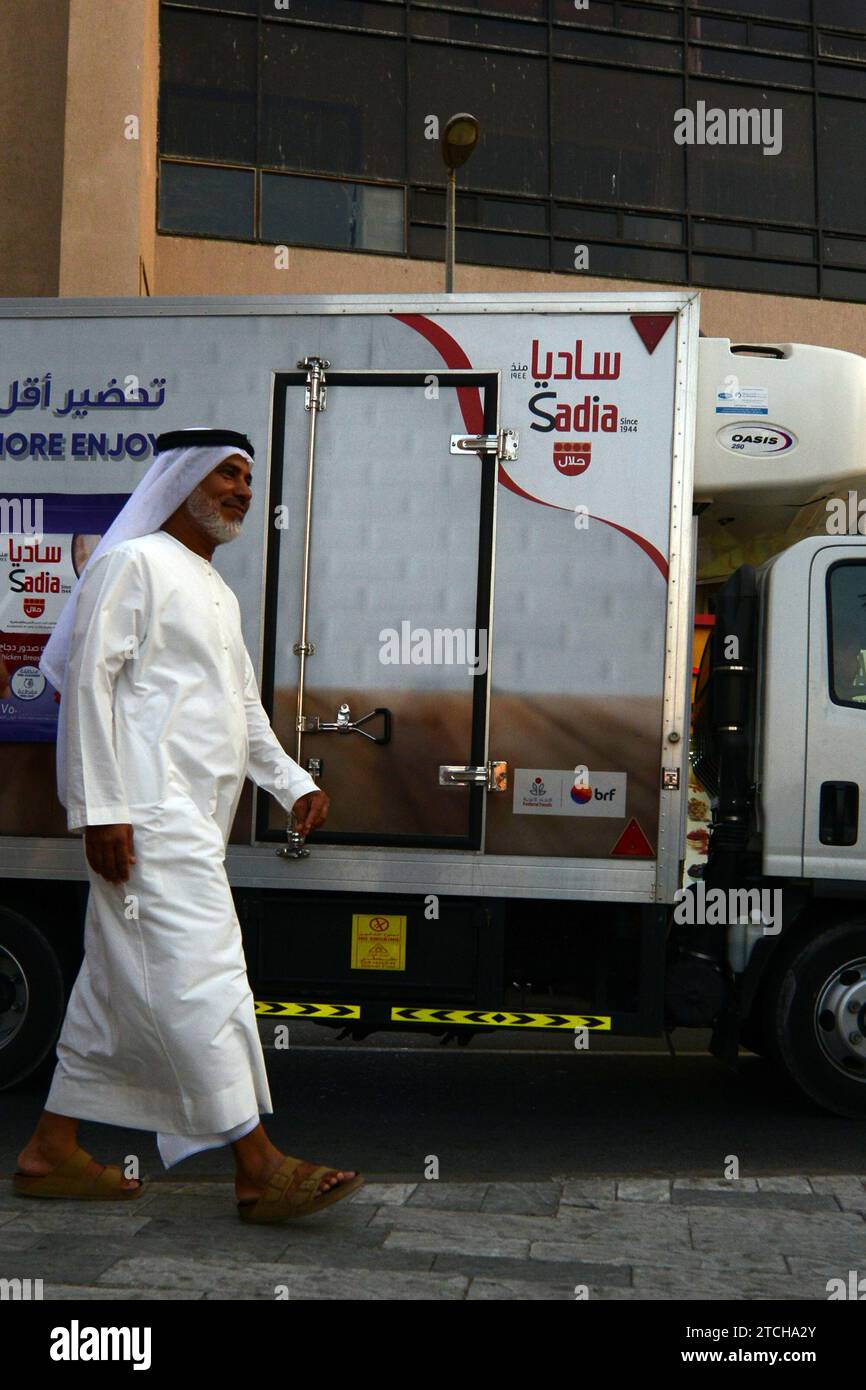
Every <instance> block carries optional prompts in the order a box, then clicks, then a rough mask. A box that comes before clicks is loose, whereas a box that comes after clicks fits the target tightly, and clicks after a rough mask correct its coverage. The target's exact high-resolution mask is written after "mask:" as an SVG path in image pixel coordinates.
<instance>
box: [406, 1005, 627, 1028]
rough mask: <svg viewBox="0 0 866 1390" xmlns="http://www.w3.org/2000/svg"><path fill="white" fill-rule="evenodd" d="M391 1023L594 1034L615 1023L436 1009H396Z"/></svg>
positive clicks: (602, 1018)
mask: <svg viewBox="0 0 866 1390" xmlns="http://www.w3.org/2000/svg"><path fill="white" fill-rule="evenodd" d="M391 1020H392V1022H394V1023H397V1022H399V1021H400V1020H402V1021H403V1022H405V1023H457V1024H472V1023H474V1024H477V1025H478V1026H479V1027H483V1028H569V1029H573V1028H582V1029H591V1030H592V1031H593V1032H610V1024H611V1020H610V1017H609V1015H606V1014H604V1015H603V1014H560V1013H546V1014H530V1013H524V1012H523V1011H522V1010H521V1011H520V1012H519V1013H512V1012H507V1011H506V1010H505V1009H501V1010H500V1009H435V1008H432V1009H431V1008H406V1007H402V1008H392V1009H391Z"/></svg>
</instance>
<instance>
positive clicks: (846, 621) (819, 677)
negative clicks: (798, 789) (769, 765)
mask: <svg viewBox="0 0 866 1390" xmlns="http://www.w3.org/2000/svg"><path fill="white" fill-rule="evenodd" d="M792 756H793V750H792ZM864 795H866V552H864V548H863V546H862V545H858V544H856V543H852V544H851V545H848V544H841V545H839V544H836V545H828V546H823V547H822V548H821V549H820V550H818V551H817V552H816V554H815V556H814V559H813V561H812V566H811V576H810V585H809V695H808V719H807V731H806V787H805V802H804V824H803V873H804V875H805V876H807V877H810V878H811V877H814V878H843V879H845V878H847V879H866V824H864V814H863V813H864Z"/></svg>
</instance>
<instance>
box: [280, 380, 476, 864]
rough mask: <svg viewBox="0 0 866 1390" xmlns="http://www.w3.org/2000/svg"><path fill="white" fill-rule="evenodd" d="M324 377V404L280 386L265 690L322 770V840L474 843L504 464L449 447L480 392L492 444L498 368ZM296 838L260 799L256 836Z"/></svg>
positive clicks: (288, 737)
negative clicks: (325, 797) (327, 808)
mask: <svg viewBox="0 0 866 1390" xmlns="http://www.w3.org/2000/svg"><path fill="white" fill-rule="evenodd" d="M324 377H325V386H324V391H325V399H324V403H323V408H321V409H316V408H315V407H313V406H312V404H311V399H310V385H309V380H308V371H307V370H300V371H297V372H285V373H278V374H276V377H275V385H274V407H273V428H272V494H271V507H270V517H271V519H272V521H273V520H275V521H276V524H275V525H272V526H271V527H270V535H269V542H268V548H269V553H268V576H269V580H268V582H269V600H270V601H269V602H268V604H267V626H266V634H265V638H266V642H265V653H266V654H265V678H264V681H263V696H264V698H265V702H266V704H269V702H270V701H272V700H274V692H276V700H275V703H274V704H273V706H270V707H272V708H273V725H274V729H275V730H276V732H277V734H278V736H279V737H280V739H281V741H282V742H283V744H284V746H285V747H286V748H287V749H288V750H289V751H290V752H291V753H292V755H293V756H295V757H298V761H300V762H301V763H302V764H303V765H304V766H307V765H308V763H309V760H310V759H311V758H313V759H317V760H318V768H315V769H314V771H321V773H322V774H323V775H324V778H325V785H326V786H327V788H328V792H329V795H330V796H331V812H330V815H329V819H328V825H327V829H326V830H325V831H323V832H320V834H319V835H318V836H317V839H320V840H324V841H326V842H329V843H355V844H364V843H370V844H379V845H383V844H384V845H424V846H431V847H432V846H442V847H451V848H468V849H479V848H481V845H482V836H483V812H484V801H485V797H486V795H487V786H486V785H485V784H484V782H483V781H481V780H476V781H472V780H471V778H472V777H473V776H474V777H477V778H481V777H482V776H483V775H484V774H483V771H482V770H483V769H484V768H485V766H486V763H487V721H488V705H489V701H488V684H489V679H490V646H491V632H490V608H491V584H492V573H493V538H494V533H495V530H494V528H495V504H496V467H497V461H496V456H495V451H494V452H493V453H487V454H485V453H483V452H481V451H480V450H478V451H476V450H473V449H471V448H467V450H466V451H465V452H460V453H454V452H452V438H453V437H454V436H458V437H462V438H463V439H465V438H466V425H465V421H464V413H463V411H462V410H461V405H462V404H465V402H466V394H467V393H470V392H471V393H472V395H473V401H475V402H477V400H478V399H479V398H480V401H481V407H482V412H483V422H484V431H485V434H486V435H488V436H493V437H495V436H496V434H497V431H498V416H499V376H498V373H496V372H465V371H441V372H437V373H435V374H433V373H424V372H420V371H387V372H385V371H376V370H373V371H370V370H367V371H336V370H335V371H330V370H327V371H325V372H324ZM475 393H477V395H476V394H475ZM320 404H322V403H321V402H320ZM311 469H312V479H313V485H312V489H311V491H308V478H309V474H310V470H311ZM308 496H309V497H310V498H311V502H310V506H309V514H308V515H307V498H308ZM281 507H283V508H285V509H286V513H285V514H284V515H283V521H285V520H286V517H287V516H288V515H290V516H291V533H290V532H289V531H288V530H287V529H286V527H285V525H280V512H279V509H280V508H281ZM289 534H291V537H292V543H291V544H289V543H288V537H289ZM301 534H303V535H304V537H305V539H306V547H305V546H304V545H301V544H299V543H298V537H299V535H301ZM305 574H306V579H305ZM305 594H306V610H307V626H306V637H307V641H306V643H302V641H301V638H302V612H303V608H304V603H305ZM302 647H304V648H305V650H303V652H302V651H301V648H302ZM302 656H303V661H302V660H301V657H302ZM374 711H376V713H373V712H374ZM368 716H369V717H368ZM298 718H300V720H301V722H302V726H303V728H302V731H301V732H300V739H299V740H298V737H297V736H298V729H297V721H298ZM359 721H361V722H359ZM328 726H330V727H328ZM352 726H354V727H352ZM442 768H451V769H458V770H459V771H457V772H456V773H455V772H454V771H452V773H451V774H448V775H451V776H456V777H457V778H458V779H465V780H457V781H455V782H452V783H450V784H445V783H444V782H443V780H442V774H441V773H440V769H442ZM473 769H475V771H474V772H473V771H472V770H473ZM284 834H285V818H284V815H283V814H282V813H281V811H280V808H279V806H277V805H276V803H275V802H273V800H272V799H271V798H262V799H260V820H259V825H258V837H259V838H260V839H276V838H279V839H281V838H283V837H284Z"/></svg>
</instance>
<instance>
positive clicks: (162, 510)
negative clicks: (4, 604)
mask: <svg viewBox="0 0 866 1390" xmlns="http://www.w3.org/2000/svg"><path fill="white" fill-rule="evenodd" d="M231 454H240V455H241V456H242V457H243V458H245V459H247V460H248V461H249V462H250V463H252V462H253V460H252V458H251V457H250V455H249V454H248V453H247V452H246V450H245V449H241V448H239V447H238V446H237V445H236V444H221V445H219V446H217V447H215V448H203V447H201V446H199V447H198V448H185V449H166V450H164V452H162V453H160V454H157V455H156V457H155V458H154V460H153V463H152V464H151V466H150V468H149V469H148V470H147V472H146V473H145V475H144V477H143V478H142V480H141V482H140V483H139V484H138V486H137V488H136V489H135V491H134V492H133V493H132V494H131V495H130V497H129V499H128V500H127V502H126V505H125V506H124V507H123V508H122V510H121V511H120V512H119V513H118V515H117V516H116V517H115V518H114V521H113V522H112V523H111V525H110V526H109V528H108V530H107V531H106V533H105V535H104V536H103V537H102V539H101V541H100V542H99V544H98V545H97V547H96V549H95V550H94V551H93V554H92V555H91V556H90V557H89V559H88V561H87V564H86V565H85V566H84V569H83V570H82V571H81V574H80V576H79V578H78V583H77V584H76V585H75V587H74V588H73V590H72V592H71V593H70V595H69V598H68V599H67V600H66V603H65V604H64V606H63V611H62V612H61V614H60V617H59V618H58V620H57V623H56V624H55V627H54V631H53V632H52V634H51V636H50V637H49V639H48V641H47V642H46V644H45V647H44V649H43V652H42V656H41V658H40V661H39V669H40V671H41V672H42V674H43V675H44V676H47V678H48V680H50V682H51V684H52V685H53V686H54V687H55V688H56V689H57V690H59V691H61V692H62V691H63V681H64V677H65V675H66V666H67V662H68V660H69V644H70V641H71V638H72V633H73V630H74V627H75V610H76V607H77V606H78V595H79V592H80V590H81V582H82V580H83V578H84V576H85V575H86V573H87V571H88V568H89V567H90V565H92V563H93V561H94V560H95V559H96V558H97V556H98V555H102V554H104V552H105V551H106V550H110V549H111V548H112V547H113V546H115V545H119V544H120V542H121V541H128V540H132V539H133V537H135V536H149V535H150V533H151V532H152V531H158V530H159V528H160V526H161V525H162V523H163V522H164V521H167V520H168V518H169V517H170V516H171V515H172V513H173V512H175V511H177V509H178V507H179V506H180V505H181V503H182V502H185V501H186V499H187V498H188V497H189V495H190V493H191V492H192V491H193V490H194V488H196V487H197V486H198V484H199V483H200V482H201V481H202V479H203V478H206V477H207V475H208V473H210V472H212V471H213V469H214V468H216V467H217V466H218V465H219V464H220V463H221V462H222V460H223V459H225V458H229V456H230V455H231Z"/></svg>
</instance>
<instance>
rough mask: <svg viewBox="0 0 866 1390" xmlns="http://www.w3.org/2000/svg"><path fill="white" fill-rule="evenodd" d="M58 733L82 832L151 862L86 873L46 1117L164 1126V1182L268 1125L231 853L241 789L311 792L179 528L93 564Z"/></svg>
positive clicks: (234, 628)
mask: <svg viewBox="0 0 866 1390" xmlns="http://www.w3.org/2000/svg"><path fill="white" fill-rule="evenodd" d="M60 718H61V719H62V720H64V721H65V726H64V731H63V732H64V741H65V758H64V760H63V761H64V764H65V765H64V766H58V779H59V781H60V785H61V786H62V787H63V789H64V792H65V797H64V799H65V803H66V808H67V818H68V825H69V829H70V830H74V829H77V828H81V827H83V826H86V825H103V824H131V825H132V827H133V853H134V855H135V857H136V863H135V864H133V865H131V867H130V875H129V878H128V879H127V880H126V881H125V882H123V883H118V884H112V883H109V882H108V881H107V880H106V879H104V878H102V876H101V875H99V874H97V873H95V872H94V871H93V870H92V869H91V868H90V866H89V864H88V866H87V872H88V877H89V879H90V894H89V899H88V905H87V915H86V919H85V929H84V946H85V956H84V961H83V963H82V966H81V970H80V972H79V974H78V978H77V979H76V981H75V985H74V987H73V989H72V993H71V996H70V1000H69V1005H68V1008H67V1011H66V1017H65V1019H64V1023H63V1028H62V1030H61V1034H60V1037H59V1039H58V1043H57V1058H58V1062H57V1067H56V1070H55V1072H54V1077H53V1080H52V1083H51V1089H50V1091H49V1094H48V1098H47V1100H46V1102H45V1108H46V1109H47V1110H51V1111H54V1112H56V1113H58V1114H61V1115H73V1116H77V1117H78V1118H80V1119H84V1120H99V1121H103V1122H105V1123H109V1124H116V1125H122V1126H124V1127H129V1128H132V1129H152V1130H156V1131H158V1132H159V1135H158V1138H159V1145H160V1152H161V1154H162V1157H163V1162H164V1163H165V1165H166V1166H167V1167H168V1166H171V1164H172V1163H174V1162H178V1161H179V1159H180V1158H183V1157H185V1156H187V1154H189V1153H195V1152H197V1151H198V1150H200V1149H203V1148H212V1147H215V1146H216V1145H218V1144H223V1143H228V1142H231V1141H232V1140H234V1139H235V1138H240V1137H241V1136H242V1134H244V1133H247V1132H248V1131H249V1130H250V1129H252V1128H254V1127H255V1125H256V1124H258V1117H259V1113H260V1112H265V1113H268V1114H270V1113H272V1110H273V1107H272V1104H271V1095H270V1089H269V1087H268V1080H267V1073H266V1070H265V1063H264V1055H263V1053H262V1047H261V1043H260V1041H259V1035H258V1030H257V1027H256V1020H255V1012H254V1003H253V996H252V991H251V990H250V986H249V982H248V980H247V973H246V962H245V960H244V954H243V947H242V940H241V931H240V925H239V923H238V919H237V915H236V912H235V908H234V903H233V901H232V896H231V891H230V889H229V885H228V880H227V877H226V872H225V865H224V858H225V851H226V846H227V843H228V836H229V832H230V830H231V826H232V821H233V819H234V814H235V810H236V808H237V804H238V801H239V799H240V794H241V791H242V789H243V783H244V777H245V775H249V776H250V777H252V778H253V780H254V781H255V782H256V783H258V785H259V786H260V787H263V788H264V789H266V790H267V791H269V792H271V793H272V794H273V795H274V796H275V797H276V798H277V800H278V801H279V802H280V803H281V805H282V806H284V807H285V808H286V810H290V809H291V807H292V805H293V804H294V802H295V801H297V799H298V797H299V796H303V795H305V794H306V793H307V792H310V791H315V790H317V788H316V783H315V782H314V781H313V779H312V778H311V777H310V776H309V775H308V774H307V773H306V772H304V770H303V769H302V768H301V767H300V766H299V765H298V764H297V763H296V762H295V761H294V760H293V759H292V758H290V757H289V756H288V754H287V753H286V752H285V751H284V749H283V748H282V747H281V745H280V743H279V742H278V740H277V738H276V736H275V735H274V733H273V731H272V729H271V727H270V723H269V720H268V716H267V713H266V712H265V710H264V708H263V707H262V704H261V700H260V699H259V692H258V687H257V685H256V679H255V672H254V670H253V666H252V662H251V660H250V657H249V653H248V652H247V649H246V647H245V645H244V641H243V636H242V633H241V622H240V609H239V606H238V601H237V598H236V597H235V595H234V593H233V592H232V590H231V589H230V588H229V587H228V585H227V584H226V583H225V581H224V580H223V579H222V577H221V576H220V575H219V573H218V572H217V570H215V569H214V567H213V566H212V564H211V563H210V561H209V560H206V559H204V557H203V556H201V555H197V554H196V553H195V552H194V551H192V550H190V549H189V547H188V546H186V545H184V544H183V542H181V541H179V540H177V539H176V538H175V537H174V536H170V535H169V534H168V532H166V531H154V532H152V533H151V534H149V535H146V536H140V537H137V538H136V539H133V540H127V541H123V542H121V543H120V544H119V545H117V546H114V547H112V548H111V549H109V550H107V551H106V552H105V553H104V554H103V555H101V556H98V557H97V558H96V560H95V561H93V562H92V564H91V565H90V566H89V567H88V570H87V571H86V573H85V577H84V580H83V582H82V586H81V589H80V597H79V600H78V610H77V613H76V619H75V630H74V634H73V638H72V644H71V652H70V660H69V666H68V670H67V675H66V679H65V681H64V693H63V697H62V700H61V704H60ZM133 895H134V899H135V901H133Z"/></svg>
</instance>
